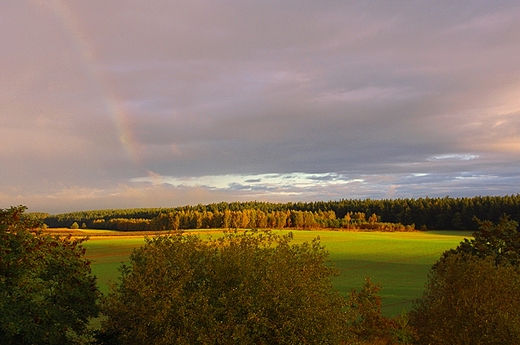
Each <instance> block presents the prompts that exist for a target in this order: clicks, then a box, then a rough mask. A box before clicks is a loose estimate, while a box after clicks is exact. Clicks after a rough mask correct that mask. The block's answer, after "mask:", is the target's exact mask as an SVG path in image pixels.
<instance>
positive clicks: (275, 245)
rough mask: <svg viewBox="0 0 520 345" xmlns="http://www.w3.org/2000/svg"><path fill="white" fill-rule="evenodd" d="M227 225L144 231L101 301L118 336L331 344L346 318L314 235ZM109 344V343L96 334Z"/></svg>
mask: <svg viewBox="0 0 520 345" xmlns="http://www.w3.org/2000/svg"><path fill="white" fill-rule="evenodd" d="M291 239H292V235H291V234H290V235H285V236H281V235H277V234H274V233H271V232H256V231H253V232H246V233H243V234H239V233H237V232H234V233H227V234H225V235H224V236H223V237H221V238H217V239H210V240H208V241H206V240H202V239H201V238H200V237H198V236H195V235H169V236H161V237H154V238H148V239H146V242H145V245H144V246H143V247H141V248H139V249H136V250H134V252H133V253H132V255H131V257H130V262H131V263H130V265H129V266H125V265H123V266H122V268H121V273H122V276H121V280H120V281H119V283H117V284H114V285H113V286H112V287H111V290H110V293H109V295H108V296H107V297H106V298H105V300H104V303H103V311H104V313H105V314H106V316H107V319H106V320H105V321H104V322H103V324H102V327H103V330H102V333H101V335H100V337H99V339H101V341H100V342H101V343H103V339H112V343H117V344H302V343H320V344H336V343H339V342H340V340H341V339H342V337H343V336H344V335H345V334H344V332H345V330H346V329H347V328H346V325H347V321H348V320H349V317H350V316H351V313H349V311H348V308H346V301H345V299H344V298H343V297H342V296H341V295H340V294H339V292H338V291H337V290H335V289H334V288H333V286H332V282H331V276H333V275H335V274H337V271H336V270H335V269H334V268H333V267H331V264H330V262H329V261H328V259H327V255H328V253H327V252H326V251H325V250H324V248H323V247H322V246H321V245H320V243H319V241H318V240H314V241H313V242H311V243H308V242H306V243H302V244H290V241H291ZM105 343H110V342H105Z"/></svg>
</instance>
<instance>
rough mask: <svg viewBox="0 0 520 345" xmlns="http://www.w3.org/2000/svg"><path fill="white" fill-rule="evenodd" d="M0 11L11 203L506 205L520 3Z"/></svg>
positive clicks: (519, 56) (16, 7)
mask: <svg viewBox="0 0 520 345" xmlns="http://www.w3.org/2000/svg"><path fill="white" fill-rule="evenodd" d="M0 13H1V14H0V30H2V32H4V33H5V34H4V35H2V37H0V44H2V47H4V49H2V51H1V52H0V61H1V62H2V64H3V66H6V68H3V69H2V70H0V109H2V110H1V112H0V135H1V136H2V138H3V144H2V145H0V174H1V176H0V177H1V178H0V195H2V200H3V204H4V205H6V206H7V205H9V204H11V203H18V202H20V203H25V202H24V201H25V200H26V201H27V203H29V202H31V203H33V202H34V204H35V205H40V206H38V207H42V209H45V208H46V207H48V208H49V209H50V208H52V209H65V210H66V209H67V208H69V209H71V208H80V209H81V208H85V207H95V205H96V203H97V204H98V205H99V206H101V205H107V206H108V207H119V206H122V205H134V206H136V207H140V206H141V205H151V204H158V203H159V202H164V203H173V204H178V203H181V204H185V203H188V201H190V202H191V201H192V200H193V202H195V203H199V202H203V201H204V200H215V201H218V200H217V199H218V198H222V199H226V200H234V199H241V200H244V199H251V198H268V199H269V198H270V199H273V200H289V199H290V198H294V199H298V198H301V199H302V200H303V199H305V200H311V199H314V200H315V199H321V198H325V199H329V198H341V197H346V198H350V197H361V198H363V197H372V198H375V197H389V196H390V197H394V196H395V197H403V196H405V197H408V196H416V197H419V196H424V195H430V196H432V195H443V194H450V195H452V194H457V195H468V196H471V195H475V194H481V193H483V192H485V193H486V194H487V193H489V194H507V193H516V192H518V190H517V184H515V183H516V182H517V181H516V176H515V174H513V175H511V171H520V130H519V129H520V122H519V121H520V120H519V119H520V116H519V115H520V103H519V100H518V94H519V92H520V83H519V82H518V75H519V73H520V44H518V42H519V40H520V35H519V32H520V23H519V22H518V20H517V18H518V16H519V15H520V6H519V5H518V4H517V3H516V2H515V1H496V2H493V4H485V3H475V2H472V1H463V2H457V3H455V2H453V3H425V2H417V3H402V4H400V3H395V2H387V3H377V4H376V3H374V4H371V3H360V2H353V1H343V2H338V1H325V2H315V1H298V2H293V1H288V2H273V1H264V2H241V1H229V2H218V3H215V2H210V1H196V2H193V1H176V2H174V3H173V2H171V1H166V0H152V1H149V2H146V3H143V2H141V1H134V0H130V1H127V2H125V3H124V4H123V3H116V2H114V3H108V2H106V1H100V0H94V1H88V2H81V1H67V2H66V1H63V0H53V1H50V2H37V1H33V2H6V3H2V4H1V5H0ZM150 172H153V173H150ZM151 174H152V175H153V178H151ZM422 174H424V175H422ZM278 177H283V178H278ZM349 181H350V182H349ZM121 186H125V187H121ZM67 190H74V191H75V194H77V195H78V197H74V196H73V194H71V193H64V191H67ZM115 191H116V192H115ZM450 191H451V192H450ZM114 193H116V194H117V195H119V196H120V197H115V196H114ZM79 196H84V197H79ZM180 196H184V199H183V198H182V197H180ZM197 196H198V197H200V200H198V201H197V200H196V198H197ZM47 198H50V199H47ZM154 198H155V199H154ZM45 200H47V202H46V201H45ZM153 200H156V201H153ZM67 201H70V202H67ZM49 203H51V204H52V205H50V204H49ZM53 205H54V206H53ZM57 205H62V206H59V207H58V206H57ZM82 205H84V206H82ZM110 205H111V206H110ZM96 208H99V207H96Z"/></svg>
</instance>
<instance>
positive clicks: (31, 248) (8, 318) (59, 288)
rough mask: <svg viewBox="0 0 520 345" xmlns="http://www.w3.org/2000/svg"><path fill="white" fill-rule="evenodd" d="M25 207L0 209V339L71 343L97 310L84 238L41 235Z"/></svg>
mask: <svg viewBox="0 0 520 345" xmlns="http://www.w3.org/2000/svg"><path fill="white" fill-rule="evenodd" d="M24 211H25V207H22V206H19V207H12V208H10V209H5V210H4V209H0V343H1V344H6V345H9V344H13V345H14V344H17V345H18V344H73V343H75V342H76V341H77V340H79V339H80V338H81V337H82V336H84V335H85V334H87V331H88V329H87V326H88V323H89V319H90V317H94V316H97V314H98V306H97V304H96V301H97V299H98V297H99V296H98V290H97V287H96V280H95V277H93V276H91V274H90V263H89V261H88V260H86V259H85V258H84V257H83V256H84V254H85V250H84V249H83V248H82V246H81V242H82V241H83V240H82V239H80V240H73V239H71V238H70V237H68V238H59V237H51V236H47V235H42V234H41V233H39V232H38V230H37V228H38V227H39V225H40V224H41V223H39V222H38V220H36V219H34V218H30V217H26V216H25V215H24Z"/></svg>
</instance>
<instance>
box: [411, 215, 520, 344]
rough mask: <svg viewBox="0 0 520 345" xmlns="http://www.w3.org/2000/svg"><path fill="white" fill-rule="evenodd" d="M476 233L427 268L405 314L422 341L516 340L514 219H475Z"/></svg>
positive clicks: (519, 279) (518, 297)
mask: <svg viewBox="0 0 520 345" xmlns="http://www.w3.org/2000/svg"><path fill="white" fill-rule="evenodd" d="M479 224H480V231H477V232H475V233H474V234H473V236H474V238H473V239H465V240H464V241H463V242H461V243H460V245H459V246H458V247H457V248H456V249H452V250H449V251H446V252H445V253H444V254H443V255H442V257H441V259H440V260H439V261H438V262H437V263H436V264H435V265H434V266H433V267H432V269H431V271H430V274H429V277H428V282H427V285H426V289H425V292H424V295H423V297H422V298H421V299H419V300H418V301H416V302H415V305H414V308H413V310H412V312H411V313H410V316H411V320H412V323H413V324H414V326H415V327H416V329H417V332H418V333H419V336H420V339H421V342H420V343H421V344H432V345H434V344H448V343H449V344H520V310H519V309H518V305H520V267H519V264H520V235H519V233H518V223H517V222H516V221H513V220H511V219H509V218H508V217H502V218H501V220H500V221H499V223H498V224H493V223H492V222H490V221H483V222H481V221H479Z"/></svg>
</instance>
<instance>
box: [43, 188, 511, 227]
mask: <svg viewBox="0 0 520 345" xmlns="http://www.w3.org/2000/svg"><path fill="white" fill-rule="evenodd" d="M504 214H507V215H509V216H510V217H511V219H513V220H516V221H520V194H516V195H510V196H509V195H508V196H478V197H473V198H451V197H444V198H428V197H426V198H418V199H383V200H373V199H364V200H361V199H350V200H347V199H343V200H339V201H319V202H297V203H291V202H290V203H268V202H257V201H254V202H232V203H227V202H220V203H213V204H208V205H201V204H199V205H196V206H182V207H176V208H141V209H120V210H96V211H83V212H72V213H64V214H57V215H48V214H41V213H38V214H35V217H38V218H39V219H43V220H44V222H45V224H46V225H47V226H49V227H71V226H72V225H73V224H74V223H76V224H77V225H78V226H79V227H86V228H94V229H114V230H162V229H164V230H177V229H205V228H273V229H282V228H297V229H314V228H348V229H374V230H387V231H396V230H397V231H403V230H410V229H414V228H415V229H440V230H477V228H478V223H477V222H476V220H475V219H476V218H478V219H487V220H490V221H493V222H498V221H499V219H500V217H501V216H503V215H504Z"/></svg>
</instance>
